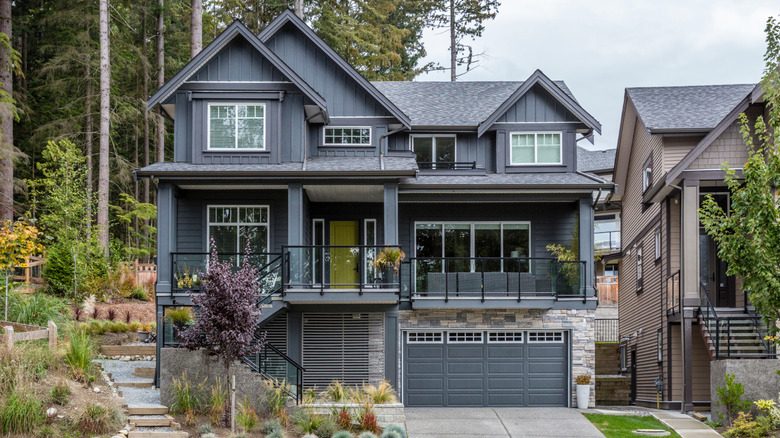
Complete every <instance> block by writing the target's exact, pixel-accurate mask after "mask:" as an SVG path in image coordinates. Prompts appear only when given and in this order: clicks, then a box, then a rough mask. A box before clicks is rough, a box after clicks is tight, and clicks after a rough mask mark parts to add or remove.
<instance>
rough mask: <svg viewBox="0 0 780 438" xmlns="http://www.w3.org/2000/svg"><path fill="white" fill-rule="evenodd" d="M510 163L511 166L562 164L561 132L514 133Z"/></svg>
mask: <svg viewBox="0 0 780 438" xmlns="http://www.w3.org/2000/svg"><path fill="white" fill-rule="evenodd" d="M511 142H512V144H511V147H510V150H509V162H510V164H511V165H513V166H514V165H525V164H561V163H562V161H561V133H560V132H535V133H525V132H513V133H512V134H511Z"/></svg>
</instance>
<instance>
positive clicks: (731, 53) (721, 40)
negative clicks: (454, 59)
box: [417, 0, 780, 149]
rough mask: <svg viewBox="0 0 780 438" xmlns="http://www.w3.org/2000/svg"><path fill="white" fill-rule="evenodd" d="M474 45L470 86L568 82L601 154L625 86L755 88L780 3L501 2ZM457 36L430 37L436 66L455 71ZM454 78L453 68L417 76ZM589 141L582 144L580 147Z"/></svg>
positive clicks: (609, 141) (613, 130) (610, 141)
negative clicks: (598, 131)
mask: <svg viewBox="0 0 780 438" xmlns="http://www.w3.org/2000/svg"><path fill="white" fill-rule="evenodd" d="M502 3H503V4H502V5H501V7H500V8H499V13H498V16H497V17H496V19H495V20H493V21H490V22H487V23H486V31H485V33H484V34H483V36H482V37H481V38H479V39H477V40H476V41H474V42H473V43H472V45H473V46H474V49H475V53H479V52H484V53H485V56H484V57H483V58H482V60H481V61H480V66H479V67H478V68H477V69H476V70H473V71H471V72H469V73H468V74H466V75H464V76H462V77H461V80H466V81H491V80H492V81H496V80H497V81H501V80H519V81H522V80H525V79H526V78H527V77H528V76H530V75H531V73H533V71H534V70H536V69H537V68H538V69H541V70H542V71H543V72H544V73H545V74H546V75H547V76H549V77H550V78H551V79H554V80H564V81H566V83H567V85H568V86H569V88H570V89H571V90H572V91H573V93H574V95H575V96H576V97H577V100H578V101H579V102H580V104H582V105H583V107H584V108H585V109H586V110H587V111H588V112H590V113H591V114H592V115H593V116H594V117H596V119H598V120H599V121H600V122H601V125H602V135H601V136H600V137H599V136H596V146H595V147H596V148H600V149H604V148H614V147H615V146H616V139H617V130H618V127H619V126H618V125H619V123H620V112H621V109H622V105H623V95H624V89H625V88H626V87H642V86H665V85H705V84H736V83H756V82H758V81H759V80H760V78H761V73H762V71H763V55H764V50H765V48H766V46H765V41H764V28H765V26H766V20H767V18H768V17H769V16H772V15H774V16H775V17H777V16H778V14H780V0H760V1H759V0H733V1H732V0H706V1H705V0H643V1H636V0H589V1H583V0H502ZM448 39H449V35H448V33H447V32H442V31H427V32H426V33H425V35H424V41H425V47H426V50H427V51H428V54H429V56H428V57H427V59H426V62H428V61H434V62H438V63H441V64H443V65H445V66H449V52H448V51H447V46H448ZM417 80H420V81H432V80H437V81H442V80H449V71H443V72H435V73H429V74H426V75H422V76H419V77H418V79H417ZM583 143H586V144H585V145H586V146H590V143H587V142H580V144H583Z"/></svg>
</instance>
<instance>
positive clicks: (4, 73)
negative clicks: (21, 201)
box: [0, 0, 14, 221]
mask: <svg viewBox="0 0 780 438" xmlns="http://www.w3.org/2000/svg"><path fill="white" fill-rule="evenodd" d="M0 32H2V33H4V34H6V35H8V47H0V82H2V83H3V91H5V92H6V93H8V97H9V98H12V97H13V93H14V84H13V74H12V71H13V66H12V65H11V47H10V46H11V41H12V36H13V35H12V34H11V0H0ZM13 114H14V109H13V103H11V102H8V103H4V104H0V118H2V119H3V120H2V124H1V125H0V129H2V131H3V132H2V136H3V137H2V140H0V141H1V142H2V143H1V144H0V220H7V221H10V220H13V218H14V115H13Z"/></svg>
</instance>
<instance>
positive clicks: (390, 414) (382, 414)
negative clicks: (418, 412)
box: [301, 403, 406, 427]
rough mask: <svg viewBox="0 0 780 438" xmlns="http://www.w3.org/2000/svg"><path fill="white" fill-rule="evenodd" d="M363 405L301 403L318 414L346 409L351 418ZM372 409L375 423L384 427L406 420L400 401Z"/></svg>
mask: <svg viewBox="0 0 780 438" xmlns="http://www.w3.org/2000/svg"><path fill="white" fill-rule="evenodd" d="M363 407H364V405H362V404H360V403H315V404H310V405H301V409H305V410H306V411H309V412H312V413H314V414H319V415H330V414H332V413H333V412H334V411H341V410H346V411H347V412H349V415H350V416H352V418H357V417H358V415H359V414H360V411H361V410H362V409H363ZM373 409H374V414H375V415H376V420H377V423H379V425H380V426H382V427H386V426H387V425H389V424H399V425H403V424H404V423H405V422H406V415H405V414H404V405H403V404H401V403H386V404H381V405H374V406H373Z"/></svg>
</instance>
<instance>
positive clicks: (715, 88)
mask: <svg viewBox="0 0 780 438" xmlns="http://www.w3.org/2000/svg"><path fill="white" fill-rule="evenodd" d="M755 86H756V85H755V84H735V85H697V86H685V87H641V88H626V94H627V95H628V97H629V98H630V99H631V101H632V102H633V104H634V107H635V108H636V111H637V114H638V115H639V118H640V119H642V123H644V125H645V128H647V129H648V130H649V131H650V133H652V134H663V133H667V132H669V133H671V132H679V133H683V132H709V131H710V130H711V129H713V128H715V126H716V125H717V124H718V123H719V122H720V121H721V120H723V118H724V117H726V115H728V113H729V112H730V111H731V110H732V109H734V107H735V106H736V105H737V104H738V103H739V102H740V101H741V100H742V99H743V98H744V97H745V96H747V95H748V94H749V93H751V92H752V91H753V89H754V88H755Z"/></svg>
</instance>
